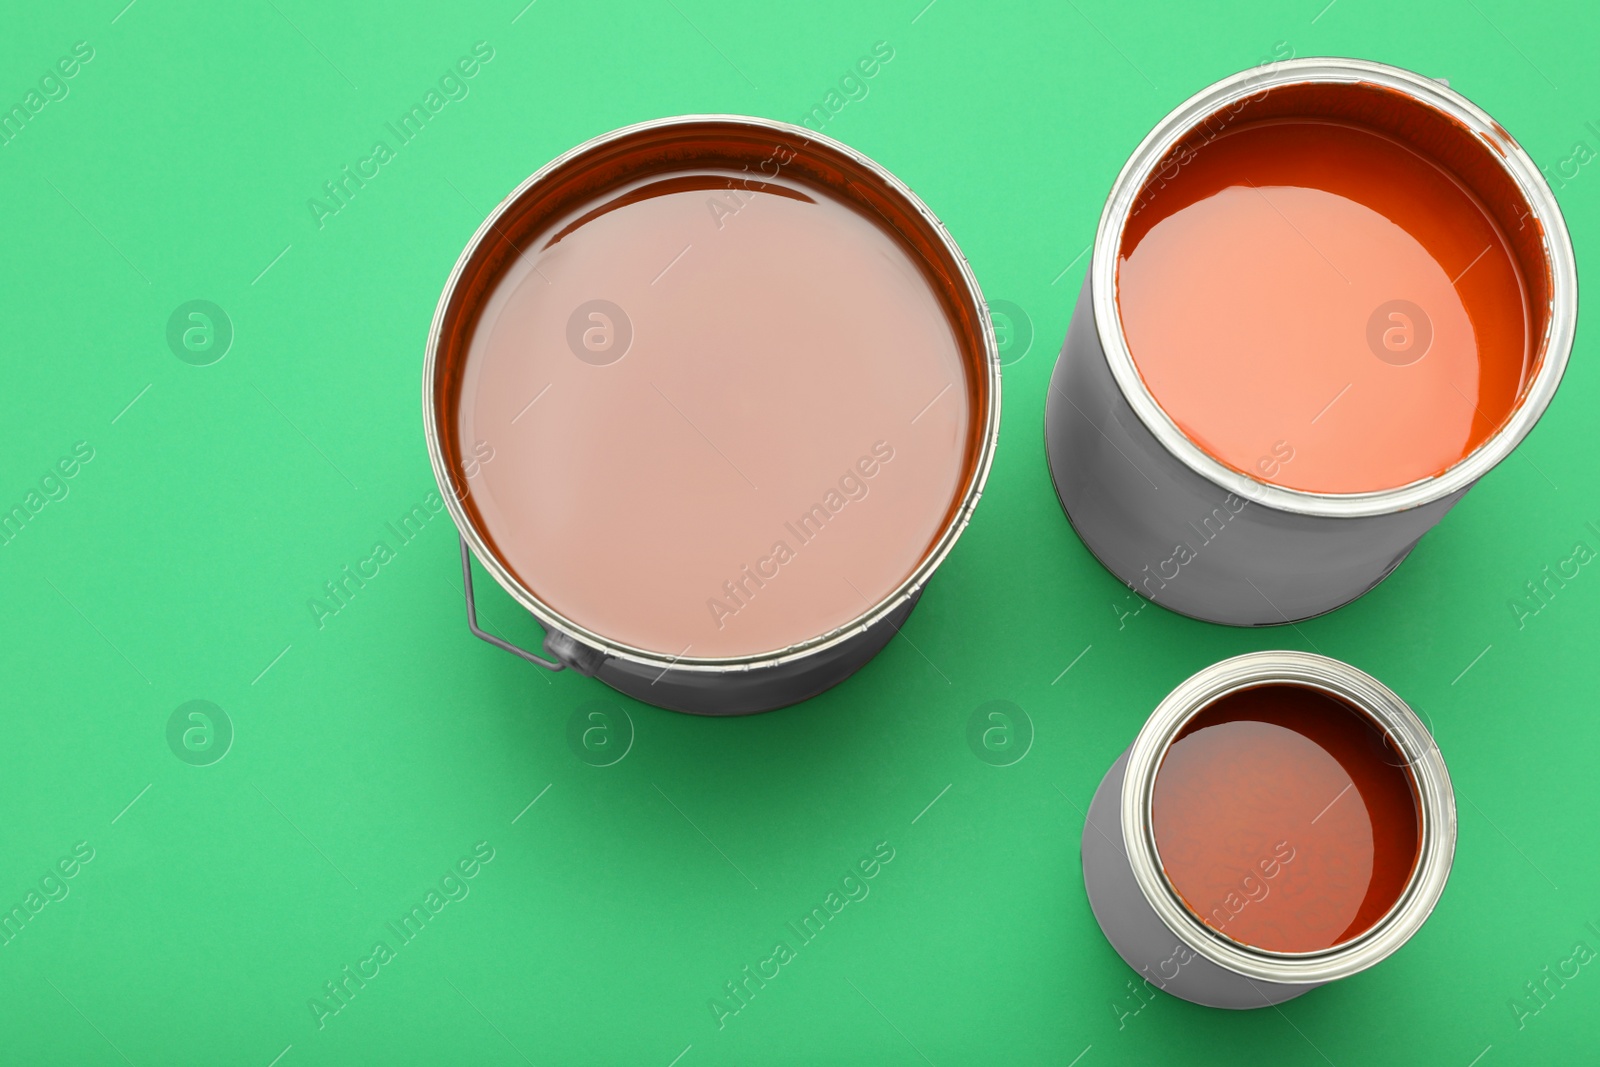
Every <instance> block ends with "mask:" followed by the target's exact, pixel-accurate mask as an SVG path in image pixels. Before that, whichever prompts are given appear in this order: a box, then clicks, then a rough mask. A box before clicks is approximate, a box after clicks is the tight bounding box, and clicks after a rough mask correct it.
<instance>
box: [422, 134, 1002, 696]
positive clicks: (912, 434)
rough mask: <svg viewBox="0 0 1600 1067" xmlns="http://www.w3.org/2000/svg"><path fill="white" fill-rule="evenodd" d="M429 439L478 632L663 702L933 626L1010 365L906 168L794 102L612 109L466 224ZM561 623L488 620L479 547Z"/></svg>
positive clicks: (844, 672)
mask: <svg viewBox="0 0 1600 1067" xmlns="http://www.w3.org/2000/svg"><path fill="white" fill-rule="evenodd" d="M423 411H424V421H425V429H426V434H427V445H428V452H429V456H430V458H431V460H432V464H433V470H434V474H435V477H436V478H437V480H438V483H439V487H440V490H441V495H442V496H443V498H444V500H445V503H446V504H447V506H448V507H449V510H450V514H451V517H452V518H453V519H454V520H455V523H456V526H457V527H458V529H459V530H460V533H461V540H462V550H461V560H462V576H463V579H464V582H465V584H466V589H465V593H466V597H467V609H468V621H469V625H470V626H471V628H472V630H473V632H474V633H475V634H477V635H478V636H479V637H482V638H484V639H485V640H487V641H489V642H491V643H493V644H495V645H498V646H499V647H501V648H504V649H507V650H508V651H511V652H514V653H516V654H517V655H520V656H522V657H523V658H524V659H527V660H529V661H530V662H533V663H537V664H540V665H542V666H544V667H546V668H549V669H556V670H559V669H568V668H570V669H572V670H575V671H578V672H580V673H582V674H586V675H590V676H593V677H595V678H598V679H599V680H601V681H602V682H605V683H606V684H608V685H610V686H612V687H614V688H616V689H618V690H620V691H621V692H624V693H627V694H628V695H630V696H633V697H636V698H638V699H640V700H643V701H647V702H649V703H652V704H656V705H660V706H662V707H667V708H673V709H676V710H680V711H688V712H696V713H701V714H710V715H733V714H744V713H750V712H757V711H765V710H768V709H771V708H776V707H780V706H783V705H787V704H792V703H795V702H797V701H800V700H804V699H806V698H808V697H811V696H813V695H815V694H817V693H819V692H821V691H822V690H824V689H826V688H827V687H829V686H831V685H834V684H836V683H838V682H840V681H841V680H843V679H844V678H846V677H847V676H849V675H850V674H851V673H852V672H853V671H855V670H856V669H858V668H859V667H861V666H862V665H863V664H864V663H866V662H867V661H868V660H869V659H870V658H871V657H872V656H873V655H874V654H875V653H876V652H877V651H878V650H879V649H880V648H882V647H883V646H884V644H886V643H887V642H888V641H889V640H890V639H891V638H892V637H893V636H894V635H895V634H896V633H897V632H898V630H899V627H900V626H901V625H902V624H904V622H905V620H906V618H907V616H908V615H909V614H910V612H911V610H912V607H913V606H914V604H915V603H916V601H917V598H918V596H919V595H920V594H921V592H922V590H923V588H924V587H925V586H926V585H927V583H928V581H929V579H930V578H931V577H932V575H933V573H934V570H935V569H936V568H937V567H938V566H939V565H940V563H941V562H942V561H943V560H944V559H945V557H946V556H947V555H948V554H949V552H950V550H951V548H952V547H953V546H954V544H955V542H956V539H957V537H958V536H959V535H960V533H961V531H962V530H963V529H964V528H965V526H966V524H967V522H968V520H969V519H970V518H971V515H972V512H973V508H974V507H975V506H976V505H977V501H978V498H979V495H980V493H981V491H982V488H983V483H984V479H985V478H986V476H987V474H988V471H989V466H990V463H991V461H992V459H993V456H994V450H995V444H996V439H997V436H998V430H999V418H1000V371H999V360H998V355H997V351H996V344H995V338H994V332H993V328H992V326H991V325H990V320H989V316H988V311H987V308H986V307H985V305H984V302H983V298H982V295H981V293H980V291H979V288H978V284H977V281H976V280H975V278H974V277H973V274H972V271H971V270H970V269H969V267H968V266H967V263H966V261H965V259H963V257H962V255H961V253H960V251H959V250H958V249H957V247H956V244H955V242H954V241H953V240H952V239H951V237H950V235H949V234H948V233H947V232H946V230H945V229H944V227H943V226H942V225H941V224H940V223H939V221H938V219H936V218H935V217H934V215H933V213H932V212H931V211H929V210H928V208H927V207H926V206H925V205H923V203H922V202H921V201H920V200H919V199H917V197H916V196H915V195H914V194H913V193H912V192H911V191H910V189H908V188H907V187H906V186H905V185H904V184H903V183H901V182H900V181H899V180H897V179H896V178H894V177H893V176H892V175H891V174H890V173H889V172H887V171H886V170H884V169H883V168H882V167H880V166H878V165H877V164H876V163H874V162H873V161H872V160H870V159H867V158H866V157H865V156H863V155H861V154H860V153H858V152H856V151H853V150H852V149H850V148H848V147H846V146H845V145H843V144H840V143H839V142H837V141H834V140H833V139H831V138H828V137H824V136H822V135H820V134H817V133H814V132H812V131H810V130H806V129H803V128H801V127H798V126H792V125H788V124H785V123H780V122H772V121H768V120H765V119H756V118H744V117H737V116H686V117H681V118H673V119H664V120H660V121H654V122H647V123H643V124H640V125H636V126H630V127H627V128H625V129H620V130H617V131H615V132H613V133H609V134H606V135H604V136H602V137H599V138H596V139H595V140H593V141H590V142H588V143H587V144H584V145H581V146H579V147H578V148H575V149H573V150H572V151H570V152H568V153H566V154H565V155H563V156H561V157H560V158H558V159H556V160H554V161H553V162H551V163H550V164H548V165H547V166H545V167H543V168H542V169H540V170H539V171H538V172H537V173H536V174H534V175H533V176H532V177H530V178H529V179H528V180H527V181H525V182H523V183H522V184H521V185H520V186H519V187H518V188H517V189H515V190H514V191H513V192H512V193H511V194H510V195H509V196H508V197H506V199H505V200H504V201H503V202H502V203H501V204H500V205H499V206H498V207H497V208H495V210H494V211H493V212H492V213H490V215H489V217H488V218H487V219H485V220H484V222H483V224H482V226H480V227H479V228H478V230H477V232H476V233H475V234H474V235H473V237H472V239H471V241H469V242H468V244H467V247H466V249H465V251H464V252H463V253H462V254H461V257H460V259H459V261H458V262H457V263H456V266H455V269H454V270H453V271H452V272H451V274H450V278H449V280H448V282H447V283H446V285H445V288H444V292H443V295H442V296H441V298H440V301H439V305H438V309H437V311H436V313H435V315H434V320H433V326H432V329H431V331H430V332H429V336H428V344H427V356H426V363H425V367H424V374H423ZM472 557H476V558H477V560H478V561H479V562H480V564H481V565H482V567H483V569H484V570H486V571H487V572H488V573H489V575H490V576H491V577H493V579H494V580H495V582H496V583H497V584H499V586H500V587H501V588H502V589H504V590H505V591H506V592H507V593H509V594H510V595H511V597H512V598H514V599H515V600H516V602H517V603H519V604H520V605H521V606H522V607H523V608H525V609H527V610H528V611H529V612H530V613H532V614H533V616H534V617H535V618H536V619H537V620H538V621H539V622H540V623H541V624H542V626H543V627H544V629H545V631H546V636H545V639H544V648H543V654H539V653H537V652H531V651H527V650H524V649H521V648H518V647H516V646H515V645H514V644H513V643H512V642H510V641H508V640H506V639H505V637H504V636H503V635H499V636H497V635H495V634H491V633H488V632H486V631H485V630H484V629H483V628H482V627H480V626H479V624H478V621H477V617H476V613H475V611H474V605H473V600H472V592H473V590H472V577H473V575H472V567H471V558H472Z"/></svg>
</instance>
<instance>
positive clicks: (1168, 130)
mask: <svg viewBox="0 0 1600 1067" xmlns="http://www.w3.org/2000/svg"><path fill="white" fill-rule="evenodd" d="M1360 83H1367V84H1373V85H1378V86H1381V87H1383V88H1386V89H1392V90H1395V91H1397V92H1400V93H1403V94H1405V95H1406V96H1409V97H1411V98H1412V99H1413V100H1415V101H1416V102H1418V103H1420V104H1423V105H1424V106H1427V107H1431V108H1433V109H1435V110H1437V111H1440V112H1442V113H1444V114H1445V115H1447V116H1448V117H1450V118H1451V119H1454V120H1455V121H1456V122H1458V123H1460V124H1461V125H1462V126H1464V127H1466V128H1467V129H1468V130H1470V131H1471V132H1472V133H1473V134H1475V135H1476V136H1478V137H1479V138H1480V139H1482V140H1483V142H1484V143H1485V145H1486V146H1487V147H1488V148H1489V149H1490V150H1491V152H1490V154H1491V155H1492V156H1493V157H1494V158H1495V159H1496V160H1498V161H1499V163H1500V165H1501V166H1502V167H1503V168H1504V170H1505V171H1506V173H1507V174H1508V175H1510V177H1511V179H1512V180H1513V181H1514V182H1515V183H1516V185H1517V188H1518V190H1519V191H1520V192H1521V194H1522V195H1523V197H1524V198H1525V199H1526V200H1527V202H1528V206H1529V208H1530V211H1531V214H1532V216H1533V217H1534V218H1535V220H1536V221H1537V222H1538V223H1539V224H1540V225H1541V226H1542V227H1543V229H1544V248H1545V256H1546V259H1547V261H1548V263H1549V267H1550V283H1551V287H1550V314H1549V318H1548V320H1547V323H1546V327H1545V334H1544V337H1543V338H1542V339H1540V341H1539V344H1538V345H1537V346H1536V348H1535V352H1536V353H1540V354H1541V357H1542V358H1541V360H1540V362H1539V363H1538V371H1537V373H1536V374H1535V375H1534V378H1533V380H1532V381H1531V382H1530V383H1529V384H1528V387H1527V389H1526V391H1525V392H1524V394H1523V396H1522V398H1521V400H1520V402H1519V403H1518V405H1517V407H1516V408H1515V409H1514V410H1513V411H1512V413H1511V415H1510V417H1508V418H1507V419H1506V421H1505V423H1504V424H1503V425H1502V426H1501V427H1500V428H1499V430H1497V431H1496V432H1495V433H1494V434H1493V435H1491V436H1490V437H1489V438H1488V439H1487V440H1486V441H1484V442H1483V444H1481V445H1479V446H1478V448H1476V449H1475V450H1474V451H1473V452H1472V453H1471V454H1469V455H1468V456H1466V457H1465V458H1463V459H1462V460H1460V461H1459V462H1457V463H1455V464H1453V465H1452V466H1450V467H1449V468H1447V469H1446V470H1444V471H1442V472H1441V473H1439V474H1437V475H1434V476H1433V477H1429V478H1422V479H1419V480H1417V481H1415V482H1411V483H1410V484H1408V485H1403V486H1399V487H1398V488H1394V489H1384V490H1380V491H1377V492H1367V493H1312V492H1306V491H1303V490H1299V489H1288V488H1285V487H1283V486H1279V485H1272V484H1269V483H1267V482H1262V481H1258V480H1256V479H1255V478H1252V477H1250V476H1249V475H1247V474H1244V473H1241V472H1239V471H1236V470H1234V469H1233V468H1231V467H1228V466H1226V465H1225V464H1223V463H1221V462H1219V461H1218V460H1216V459H1215V458H1213V457H1212V456H1211V455H1210V454H1209V453H1207V452H1206V451H1205V450H1204V449H1202V448H1201V447H1200V446H1198V445H1197V444H1195V443H1194V442H1193V441H1191V440H1190V439H1189V437H1188V436H1187V435H1186V434H1185V433H1184V432H1183V431H1182V430H1181V429H1179V428H1178V425H1177V424H1176V423H1175V422H1173V421H1172V419H1171V418H1170V417H1168V415H1167V413H1166V412H1165V411H1163V410H1162V409H1161V406H1160V405H1159V404H1157V403H1156V401H1155V398H1154V397H1153V396H1151V394H1150V391H1149V389H1147V388H1146V387H1145V384H1144V381H1143V379H1141V378H1140V377H1139V373H1138V371H1137V370H1136V369H1135V367H1134V363H1133V355H1132V353H1131V352H1130V351H1129V349H1128V341H1127V338H1126V337H1125V336H1124V334H1123V330H1122V318H1121V316H1120V314H1119V313H1118V310H1117V298H1116V280H1117V273H1116V272H1117V253H1118V250H1119V249H1120V247H1121V244H1122V231H1123V227H1124V224H1125V223H1126V221H1127V219H1128V215H1129V213H1130V211H1131V210H1132V209H1133V206H1134V202H1135V200H1136V198H1137V197H1138V195H1139V192H1140V190H1141V189H1142V188H1143V187H1144V184H1145V182H1146V180H1147V179H1148V178H1149V177H1150V175H1151V173H1152V172H1153V171H1154V170H1155V168H1156V167H1157V166H1158V165H1159V164H1160V162H1161V160H1162V159H1163V158H1164V157H1165V156H1166V154H1167V152H1168V151H1169V150H1171V149H1172V148H1173V147H1174V146H1175V145H1176V144H1177V143H1178V141H1179V140H1180V139H1181V138H1182V137H1183V136H1184V135H1185V134H1187V133H1188V132H1189V131H1190V130H1192V129H1193V128H1194V127H1195V126H1197V125H1198V124H1199V123H1201V122H1203V121H1204V120H1205V119H1207V118H1208V117H1210V116H1211V115H1214V114H1216V113H1217V112H1218V111H1220V110H1222V109H1223V108H1225V107H1228V106H1230V105H1233V104H1237V103H1239V102H1241V101H1243V100H1244V99H1245V98H1247V97H1250V96H1254V95H1255V94H1257V93H1261V92H1263V91H1265V90H1268V89H1273V88H1278V87H1281V86H1286V85H1301V84H1333V85H1336V84H1349V85H1355V84H1360ZM1089 271H1090V278H1091V283H1090V284H1091V290H1092V297H1093V300H1094V319H1095V327H1096V329H1097V331H1098V333H1099V336H1100V344H1101V347H1102V348H1103V349H1104V351H1105V354H1106V361H1107V363H1109V364H1110V367H1111V373H1112V375H1113V376H1114V377H1115V378H1116V381H1117V386H1118V388H1119V389H1121V391H1122V394H1123V395H1124V396H1125V397H1127V399H1128V403H1129V404H1130V405H1131V406H1132V408H1133V410H1134V411H1135V412H1136V413H1137V414H1138V416H1139V421H1140V422H1142V423H1143V424H1144V425H1145V427H1146V428H1147V429H1148V430H1149V431H1150V432H1151V433H1152V434H1154V435H1155V437H1156V439H1157V440H1158V441H1160V442H1161V444H1162V446H1163V447H1164V448H1165V449H1166V450H1167V451H1168V452H1170V453H1172V454H1173V455H1174V456H1177V457H1178V459H1180V460H1181V461H1182V462H1183V463H1184V465H1185V466H1187V467H1188V468H1189V469H1190V470H1192V471H1194V472H1195V473H1196V474H1199V475H1200V476H1201V477H1203V478H1205V479H1207V480H1208V481H1211V482H1212V483H1214V484H1216V485H1218V486H1221V487H1222V488H1223V489H1226V490H1228V491H1229V492H1232V493H1233V494H1234V495H1236V496H1240V497H1243V498H1244V499H1246V500H1249V501H1252V502H1253V503H1257V504H1263V505H1266V506H1267V507H1271V508H1276V509H1277V510H1279V511H1288V512H1294V513H1297V514H1301V515H1315V516H1320V517H1327V518H1359V517H1363V516H1369V515H1384V514H1389V513H1391V512H1396V511H1404V510H1406V509H1408V508H1414V507H1418V506H1420V505H1422V504H1427V503H1430V502H1432V501H1435V500H1439V499H1441V498H1443V497H1446V496H1449V495H1450V494H1451V493H1455V492H1458V491H1460V490H1463V489H1465V488H1467V487H1468V486H1470V485H1471V484H1472V483H1473V482H1475V481H1477V480H1478V479H1479V478H1481V477H1483V475H1485V474H1487V473H1488V472H1489V471H1490V470H1491V469H1492V468H1493V467H1494V466H1495V465H1496V464H1498V463H1499V462H1500V461H1501V460H1503V459H1505V458H1506V457H1507V456H1508V455H1510V454H1511V450H1512V449H1514V448H1515V447H1516V446H1517V445H1518V443H1520V442H1521V441H1522V439H1523V438H1524V437H1526V436H1527V435H1528V433H1529V431H1531V430H1532V429H1533V427H1534V425H1535V424H1536V423H1537V422H1538V421H1539V418H1540V416H1542V415H1543V414H1544V411H1545V409H1546V408H1547V407H1548V406H1549V404H1550V400H1551V398H1552V397H1554V396H1555V392H1556V388H1557V387H1558V386H1559V385H1560V384H1561V376H1562V374H1563V372H1564V371H1565V370H1566V365H1567V357H1568V354H1569V353H1570V352H1571V349H1572V338H1573V332H1574V330H1575V329H1576V327H1577V317H1578V297H1577V284H1578V276H1577V267H1576V265H1575V263H1574V260H1573V253H1572V241H1571V238H1570V237H1569V236H1568V234H1567V226H1566V222H1565V220H1564V219H1563V218H1562V215H1561V209H1560V207H1559V205H1558V204H1557V203H1556V199H1555V194H1554V193H1552V192H1551V191H1550V186H1549V184H1548V183H1547V182H1546V181H1545V179H1544V175H1543V174H1541V173H1540V171H1539V167H1538V165H1537V164H1535V163H1534V162H1533V160H1532V159H1531V158H1529V156H1528V154H1527V153H1526V152H1524V151H1523V149H1522V146H1521V145H1519V144H1517V142H1516V141H1515V140H1514V139H1513V138H1512V137H1511V135H1510V134H1508V133H1506V131H1505V130H1504V129H1502V128H1501V127H1500V126H1499V125H1498V124H1497V123H1496V122H1495V121H1494V120H1493V119H1492V118H1490V117H1489V115H1488V114H1487V113H1485V112H1484V111H1483V110H1482V109H1480V108H1479V107H1478V106H1477V105H1475V104H1473V103H1472V102H1471V101H1470V100H1468V99H1467V98H1466V97H1464V96H1462V95H1461V94H1460V93H1458V92H1455V91H1453V90H1452V89H1450V88H1449V87H1447V86H1445V85H1444V84H1442V83H1440V82H1437V81H1435V80H1433V79H1431V78H1425V77H1423V76H1422V75H1420V74H1413V73H1412V72H1410V71H1408V70H1402V69H1400V68H1399V67H1391V66H1387V65H1385V64H1382V63H1372V62H1369V61H1367V60H1361V59H1339V58H1317V59H1291V60H1285V61H1283V62H1280V63H1273V64H1270V65H1268V66H1265V67H1257V68H1253V69H1251V70H1247V71H1243V72H1241V73H1239V74H1235V75H1233V76H1232V77H1229V78H1224V79H1223V80H1222V81H1219V82H1217V83H1216V84H1214V85H1211V86H1209V87H1207V88H1205V89H1202V90H1201V91H1200V92H1198V93H1196V94H1195V95H1194V96H1192V97H1190V98H1189V99H1188V100H1186V101H1184V102H1183V103H1182V104H1180V105H1179V106H1178V107H1177V108H1176V109H1174V110H1173V111H1172V112H1171V113H1170V114H1169V115H1167V117H1166V118H1164V119H1162V120H1161V122H1159V123H1158V124H1157V125H1156V127H1155V129H1153V130H1152V131H1150V133H1149V134H1148V135H1147V136H1146V137H1145V139H1144V140H1143V141H1142V142H1140V144H1139V147H1138V148H1136V149H1134V152H1133V155H1132V156H1130V157H1129V159H1128V162H1127V163H1126V164H1124V165H1123V168H1122V173H1121V174H1119V175H1118V176H1117V180H1116V182H1115V184H1113V185H1112V187H1111V195H1110V196H1109V197H1108V198H1107V199H1106V206H1105V210H1104V211H1103V212H1101V215H1100V225H1099V228H1098V230H1097V231H1096V232H1095V241H1094V256H1093V259H1092V261H1091V262H1090V266H1089Z"/></svg>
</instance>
